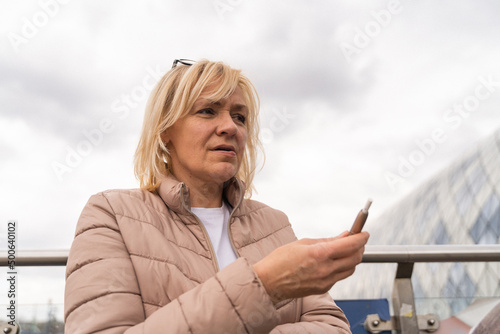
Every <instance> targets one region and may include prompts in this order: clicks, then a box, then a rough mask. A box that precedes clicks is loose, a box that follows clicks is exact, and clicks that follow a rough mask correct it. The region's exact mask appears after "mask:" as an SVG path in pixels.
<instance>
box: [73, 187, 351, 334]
mask: <svg viewBox="0 0 500 334" xmlns="http://www.w3.org/2000/svg"><path fill="white" fill-rule="evenodd" d="M242 187H243V185H242V184H241V183H240V181H238V180H237V179H233V180H232V181H231V182H230V184H229V185H228V186H227V187H226V191H225V198H226V199H227V201H228V203H229V204H230V205H231V206H232V207H233V208H234V209H233V212H232V214H231V218H230V223H229V224H230V238H231V241H232V243H233V246H234V248H235V250H236V252H237V254H238V256H239V258H238V260H236V261H235V262H234V263H232V264H230V265H228V266H227V267H225V268H224V269H223V270H220V271H219V270H218V266H217V260H216V258H215V256H214V252H213V250H212V246H211V243H210V241H209V238H208V235H207V233H206V231H205V229H204V228H203V225H202V224H201V223H199V221H198V219H197V218H196V217H195V216H193V215H192V214H191V213H190V210H189V208H190V201H189V190H188V189H187V187H186V186H185V185H184V184H183V183H179V182H178V181H176V180H175V179H173V178H171V177H170V178H165V179H164V180H163V181H162V183H161V185H160V187H159V188H158V192H157V193H151V192H147V191H144V190H140V189H134V190H111V191H105V192H103V193H99V194H97V195H94V196H92V197H91V198H90V200H89V202H88V203H87V205H86V206H85V208H84V209H83V212H82V214H81V216H80V219H79V221H78V225H77V228H76V234H75V240H74V242H73V245H72V246H71V250H70V254H69V259H68V264H67V268H66V291H65V305H64V314H65V321H66V328H65V333H66V334H72V333H155V334H156V333H194V334H197V333H203V334H209V333H217V334H225V333H228V334H229V333H231V334H235V333H350V331H349V325H348V323H347V320H346V318H345V316H344V314H343V312H342V311H341V310H340V309H339V308H338V307H337V306H336V305H335V303H334V302H333V300H332V299H331V298H330V296H329V295H328V294H325V295H319V296H309V297H306V298H301V299H293V300H286V301H283V302H281V303H280V304H278V305H276V306H275V305H273V303H272V302H271V300H270V298H269V295H268V294H267V293H266V291H265V289H264V288H263V286H262V284H261V282H260V280H259V279H258V277H257V276H256V274H255V272H254V271H253V269H252V264H253V263H255V262H257V261H259V260H260V259H261V258H263V257H264V256H266V255H267V254H269V253H270V252H271V251H272V250H273V249H275V248H277V247H279V246H281V245H284V244H286V243H289V242H291V241H294V240H295V239H296V238H295V235H294V233H293V231H292V228H291V226H290V224H289V222H288V219H287V217H286V216H285V215H284V214H283V213H282V212H280V211H277V210H274V209H272V208H270V207H268V206H266V205H264V204H262V203H259V202H256V201H252V200H247V199H243V192H242V189H243V188H242Z"/></svg>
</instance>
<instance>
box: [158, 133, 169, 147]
mask: <svg viewBox="0 0 500 334" xmlns="http://www.w3.org/2000/svg"><path fill="white" fill-rule="evenodd" d="M160 138H161V141H162V142H163V143H165V145H167V144H168V143H169V142H170V136H169V135H168V132H167V131H164V132H163V133H162V134H161V135H160Z"/></svg>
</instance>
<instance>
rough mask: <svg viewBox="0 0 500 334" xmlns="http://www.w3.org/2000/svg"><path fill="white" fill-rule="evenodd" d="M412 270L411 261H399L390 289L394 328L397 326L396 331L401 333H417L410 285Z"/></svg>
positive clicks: (413, 299) (416, 320)
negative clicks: (392, 286) (394, 321)
mask: <svg viewBox="0 0 500 334" xmlns="http://www.w3.org/2000/svg"><path fill="white" fill-rule="evenodd" d="M412 272H413V262H410V263H404V262H399V263H398V269H397V272H396V279H395V280H394V289H393V291H392V304H393V308H394V316H395V320H396V321H397V325H396V328H398V331H397V332H398V333H402V334H418V333H419V330H418V319H417V311H416V310H415V298H414V296H413V287H412V285H411V274H412Z"/></svg>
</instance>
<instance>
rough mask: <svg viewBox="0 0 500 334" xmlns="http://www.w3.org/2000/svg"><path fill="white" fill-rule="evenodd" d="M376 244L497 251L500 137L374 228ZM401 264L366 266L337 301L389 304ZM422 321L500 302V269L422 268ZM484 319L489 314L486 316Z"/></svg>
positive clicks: (416, 277) (417, 280) (415, 279)
mask: <svg viewBox="0 0 500 334" xmlns="http://www.w3.org/2000/svg"><path fill="white" fill-rule="evenodd" d="M370 226H371V227H372V228H370V233H371V238H370V241H369V244H372V245H442V244H498V243H499V242H500V130H497V131H496V132H495V133H494V134H493V135H492V136H490V137H488V138H487V139H486V140H484V141H483V142H481V143H480V144H478V145H477V146H476V147H475V148H474V149H473V150H472V151H469V152H464V154H463V155H462V156H461V157H460V158H459V159H458V160H457V161H455V162H454V163H452V164H451V165H450V166H449V167H448V168H446V169H445V170H443V171H441V172H440V173H438V174H437V175H436V176H434V177H432V178H431V179H429V180H428V181H427V182H425V183H424V184H422V185H421V186H420V187H418V188H417V189H416V190H415V191H413V192H412V193H410V194H409V195H408V196H407V197H406V198H404V199H402V200H401V201H400V202H399V203H397V204H396V205H395V206H394V207H392V208H391V209H389V210H388V211H387V212H385V213H384V214H383V215H381V216H380V217H378V218H377V219H376V221H373V222H371V223H370ZM395 268H396V264H362V265H360V266H359V270H358V269H357V271H356V273H355V275H354V277H353V278H354V279H352V280H351V279H349V280H346V282H345V283H344V282H342V285H341V287H334V290H333V295H334V297H335V298H336V299H353V298H388V299H390V298H391V293H392V285H393V283H394V275H395ZM412 285H413V288H414V293H415V299H416V307H417V312H418V314H425V313H435V314H438V315H439V316H440V318H441V319H445V318H448V317H450V316H452V315H456V314H459V313H460V312H462V313H463V312H464V311H465V310H466V309H467V308H468V307H469V306H470V305H471V304H472V303H474V307H473V308H475V309H477V308H478V307H477V305H478V304H483V305H494V304H495V303H497V302H498V301H499V300H500V263H498V262H490V263H483V262H478V263H417V264H416V265H415V268H414V272H413V276H412ZM480 316H484V314H480Z"/></svg>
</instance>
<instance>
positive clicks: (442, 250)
mask: <svg viewBox="0 0 500 334" xmlns="http://www.w3.org/2000/svg"><path fill="white" fill-rule="evenodd" d="M0 252H1V251H0ZM2 253H3V254H1V255H0V266H7V260H8V257H7V255H6V254H5V253H6V252H2ZM68 253H69V251H68V250H17V251H16V258H15V261H16V266H65V265H66V262H67V260H68ZM496 261H500V245H407V246H393V245H377V246H374V245H368V246H366V249H365V254H364V255H363V262H364V263H416V262H496Z"/></svg>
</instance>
